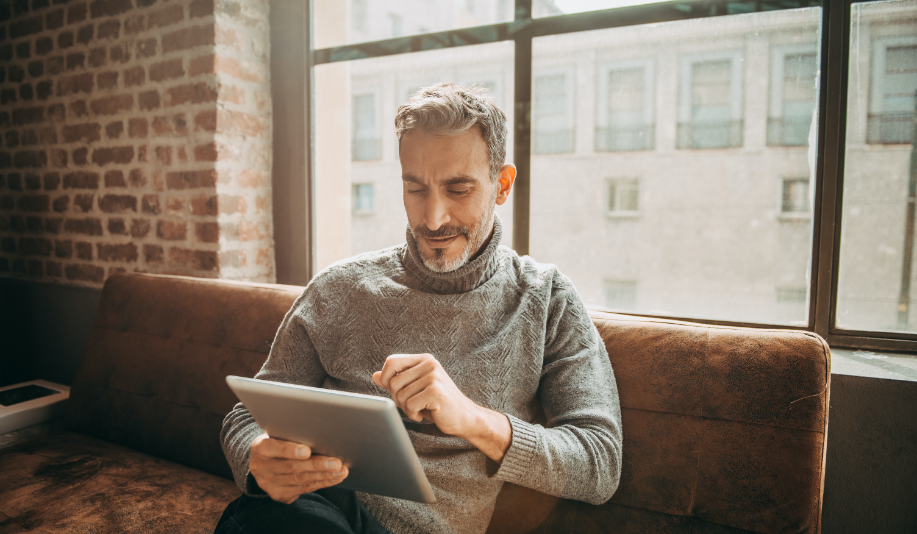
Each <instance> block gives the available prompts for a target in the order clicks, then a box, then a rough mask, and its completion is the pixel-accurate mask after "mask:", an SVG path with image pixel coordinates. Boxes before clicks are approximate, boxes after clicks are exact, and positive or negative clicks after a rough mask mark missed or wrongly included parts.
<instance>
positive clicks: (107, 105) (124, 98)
mask: <svg viewBox="0 0 917 534" xmlns="http://www.w3.org/2000/svg"><path fill="white" fill-rule="evenodd" d="M89 107H90V108H92V112H93V113H95V114H96V115H114V114H116V113H121V112H124V111H130V110H131V109H133V107H134V96H133V95H115V96H107V97H105V98H99V99H97V100H93V101H92V102H91V103H90V104H89Z"/></svg>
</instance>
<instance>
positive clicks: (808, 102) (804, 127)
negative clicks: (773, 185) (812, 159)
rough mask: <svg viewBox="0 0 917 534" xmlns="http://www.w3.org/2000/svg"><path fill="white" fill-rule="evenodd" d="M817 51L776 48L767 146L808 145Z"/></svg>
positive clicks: (814, 90) (812, 109)
mask: <svg viewBox="0 0 917 534" xmlns="http://www.w3.org/2000/svg"><path fill="white" fill-rule="evenodd" d="M817 74H818V55H817V54H816V53H815V52H814V51H808V50H806V51H796V52H787V51H783V50H776V51H775V57H774V59H773V60H772V62H771V99H770V100H771V102H770V116H769V117H768V119H767V144H768V145H769V146H807V145H808V144H809V132H810V130H811V129H812V128H813V125H814V124H815V123H814V121H813V113H814V111H815V99H816V87H815V84H816V76H817Z"/></svg>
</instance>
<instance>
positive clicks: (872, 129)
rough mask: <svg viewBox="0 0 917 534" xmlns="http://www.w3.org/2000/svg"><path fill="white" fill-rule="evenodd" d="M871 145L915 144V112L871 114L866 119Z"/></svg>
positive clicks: (868, 141) (867, 139)
mask: <svg viewBox="0 0 917 534" xmlns="http://www.w3.org/2000/svg"><path fill="white" fill-rule="evenodd" d="M866 142H867V143H869V144H870V145H899V144H904V145H909V144H911V143H913V142H914V112H913V111H912V112H910V113H870V114H869V116H868V117H867V118H866Z"/></svg>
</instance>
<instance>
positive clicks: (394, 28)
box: [388, 13, 404, 37]
mask: <svg viewBox="0 0 917 534" xmlns="http://www.w3.org/2000/svg"><path fill="white" fill-rule="evenodd" d="M402 33H404V32H403V31H402V28H401V15H396V14H395V13H389V14H388V34H389V37H401V34H402Z"/></svg>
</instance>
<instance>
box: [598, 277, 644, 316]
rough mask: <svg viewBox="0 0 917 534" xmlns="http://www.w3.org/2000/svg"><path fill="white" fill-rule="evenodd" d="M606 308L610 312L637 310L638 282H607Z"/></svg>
mask: <svg viewBox="0 0 917 534" xmlns="http://www.w3.org/2000/svg"><path fill="white" fill-rule="evenodd" d="M604 286H605V307H606V308H608V309H610V310H622V311H632V310H636V309H637V282H636V281H635V280H605V284H604Z"/></svg>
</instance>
